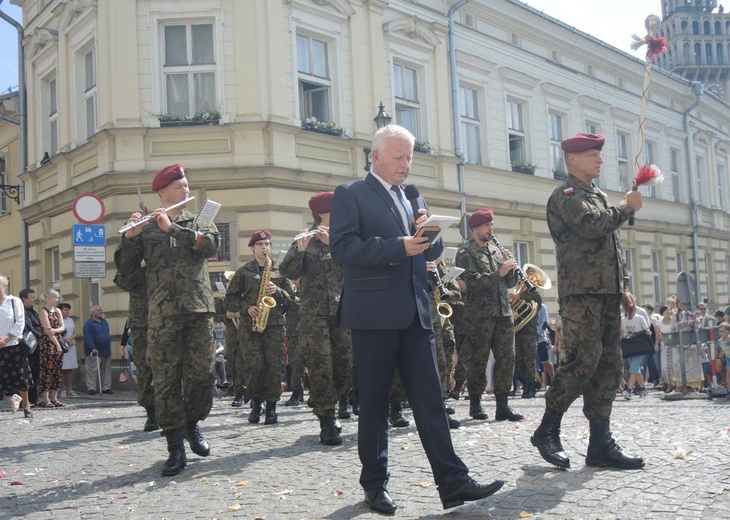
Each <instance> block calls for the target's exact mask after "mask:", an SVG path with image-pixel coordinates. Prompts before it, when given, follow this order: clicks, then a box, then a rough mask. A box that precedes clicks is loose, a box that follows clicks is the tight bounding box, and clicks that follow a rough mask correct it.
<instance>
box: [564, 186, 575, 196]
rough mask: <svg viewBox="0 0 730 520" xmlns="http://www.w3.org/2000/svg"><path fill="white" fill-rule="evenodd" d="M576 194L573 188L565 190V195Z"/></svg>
mask: <svg viewBox="0 0 730 520" xmlns="http://www.w3.org/2000/svg"><path fill="white" fill-rule="evenodd" d="M574 192H575V190H574V189H573V187H572V186H571V187H570V188H565V189H564V190H563V195H572V194H573V193H574Z"/></svg>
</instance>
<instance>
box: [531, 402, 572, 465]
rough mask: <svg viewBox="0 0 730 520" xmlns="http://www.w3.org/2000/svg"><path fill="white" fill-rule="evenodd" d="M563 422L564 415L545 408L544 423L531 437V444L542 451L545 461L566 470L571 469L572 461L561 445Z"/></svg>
mask: <svg viewBox="0 0 730 520" xmlns="http://www.w3.org/2000/svg"><path fill="white" fill-rule="evenodd" d="M562 420H563V414H562V413H560V412H554V411H552V410H551V409H550V408H545V414H544V415H543V416H542V422H541V423H540V426H538V427H537V430H535V433H533V434H532V437H530V442H531V443H532V445H533V446H535V447H536V448H537V449H538V450H540V455H541V456H542V458H543V459H545V460H546V461H548V462H549V463H550V464H553V465H555V466H557V467H559V468H562V469H566V468H569V467H570V459H569V458H568V456H567V455H566V454H565V450H564V449H563V445H562V444H561V443H560V421H562Z"/></svg>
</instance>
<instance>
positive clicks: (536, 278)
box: [510, 264, 553, 334]
mask: <svg viewBox="0 0 730 520" xmlns="http://www.w3.org/2000/svg"><path fill="white" fill-rule="evenodd" d="M522 272H523V273H524V274H525V278H524V279H522V280H521V281H520V285H519V287H517V292H516V294H523V293H526V292H530V289H531V288H532V287H534V288H540V289H550V287H552V286H553V284H552V282H551V281H550V277H548V275H547V274H545V271H543V270H542V269H540V268H539V267H538V266H536V265H533V264H525V265H524V267H522ZM533 290H534V289H533ZM510 307H511V308H512V314H514V317H515V334H516V333H517V332H519V331H520V329H522V327H524V326H525V325H527V323H528V322H529V321H530V320H531V319H532V318H534V317H535V315H536V314H537V311H538V310H540V309H538V305H537V302H535V301H531V302H526V301H524V300H522V299H519V300H517V301H515V302H514V303H511V302H510Z"/></svg>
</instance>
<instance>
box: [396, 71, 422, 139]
mask: <svg viewBox="0 0 730 520" xmlns="http://www.w3.org/2000/svg"><path fill="white" fill-rule="evenodd" d="M393 90H394V94H395V120H396V122H397V123H398V124H399V125H400V126H402V127H404V128H406V129H408V130H409V131H410V132H411V133H412V134H413V135H414V136H416V139H420V138H421V129H420V127H421V121H420V119H421V118H420V112H421V106H420V103H419V102H418V71H417V70H416V69H413V68H411V67H407V66H406V65H402V64H400V63H393Z"/></svg>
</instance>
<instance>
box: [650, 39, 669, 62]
mask: <svg viewBox="0 0 730 520" xmlns="http://www.w3.org/2000/svg"><path fill="white" fill-rule="evenodd" d="M646 46H647V49H646V57H647V58H648V59H650V60H653V59H654V58H656V57H657V56H659V55H660V54H662V53H664V52H666V50H667V40H666V38H664V37H662V36H660V37H658V38H650V37H649V36H647V37H646Z"/></svg>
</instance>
